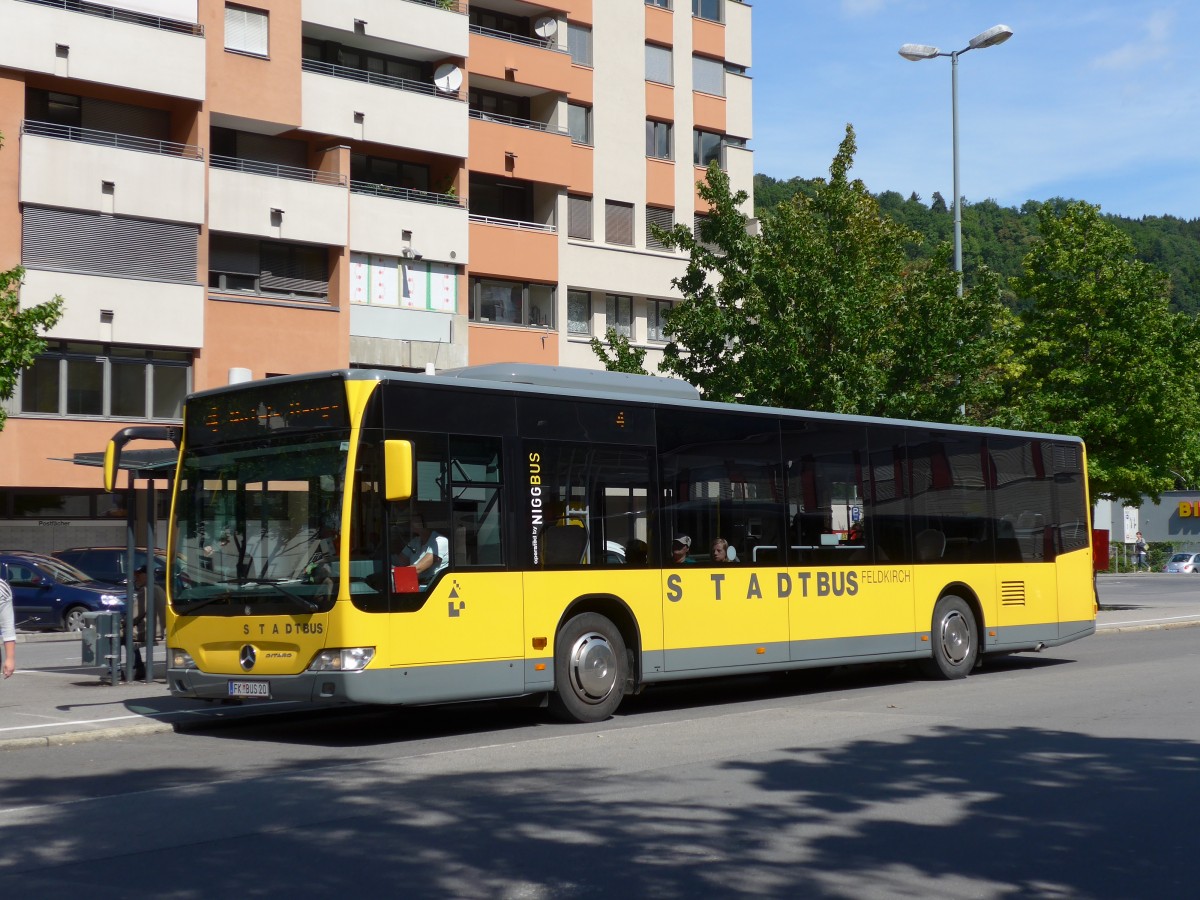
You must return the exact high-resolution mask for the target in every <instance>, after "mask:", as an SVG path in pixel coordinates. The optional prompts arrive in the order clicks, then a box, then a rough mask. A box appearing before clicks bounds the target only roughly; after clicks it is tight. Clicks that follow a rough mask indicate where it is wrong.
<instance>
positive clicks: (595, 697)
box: [571, 631, 617, 703]
mask: <svg viewBox="0 0 1200 900" xmlns="http://www.w3.org/2000/svg"><path fill="white" fill-rule="evenodd" d="M616 683H617V656H616V654H615V653H614V652H613V648H612V645H611V644H610V643H609V642H608V641H607V640H605V638H604V635H602V634H597V633H596V632H594V631H593V632H590V633H588V634H585V635H583V636H582V637H580V638H579V640H577V641H576V642H575V646H573V647H572V648H571V684H572V686H573V687H574V688H575V693H576V695H578V697H579V698H580V699H581V700H583V701H584V702H585V703H601V702H603V700H604V698H605V697H607V696H608V695H609V694H611V693H612V691H613V688H614V687H616Z"/></svg>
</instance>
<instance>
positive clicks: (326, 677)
mask: <svg viewBox="0 0 1200 900" xmlns="http://www.w3.org/2000/svg"><path fill="white" fill-rule="evenodd" d="M361 674H362V673H361V672H302V673H300V674H299V675H269V676H263V677H260V678H255V677H253V676H249V675H217V674H212V673H209V672H202V671H200V670H199V669H167V684H168V686H169V687H170V689H171V694H172V695H173V696H176V697H191V698H194V699H198V700H245V701H264V700H275V701H279V700H283V701H289V700H290V701H304V702H308V701H314V700H320V701H331V700H332V701H338V700H341V701H346V700H350V699H351V698H350V696H349V694H350V692H349V691H348V690H347V682H348V681H351V680H352V679H354V678H355V677H356V676H361Z"/></svg>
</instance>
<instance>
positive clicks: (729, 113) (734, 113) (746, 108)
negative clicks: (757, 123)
mask: <svg viewBox="0 0 1200 900" xmlns="http://www.w3.org/2000/svg"><path fill="white" fill-rule="evenodd" d="M753 87H754V80H753V79H751V78H748V77H747V76H745V75H735V74H734V73H732V72H727V73H726V74H725V93H726V99H727V100H728V103H727V104H726V106H725V130H726V131H727V132H728V133H729V134H736V135H737V136H738V137H741V138H747V139H749V138H752V137H754V90H753Z"/></svg>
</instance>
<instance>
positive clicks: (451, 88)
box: [433, 63, 462, 94]
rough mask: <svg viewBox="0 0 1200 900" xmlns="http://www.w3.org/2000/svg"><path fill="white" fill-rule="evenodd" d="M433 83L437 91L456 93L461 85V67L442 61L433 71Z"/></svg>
mask: <svg viewBox="0 0 1200 900" xmlns="http://www.w3.org/2000/svg"><path fill="white" fill-rule="evenodd" d="M433 83H434V85H435V86H436V87H437V89H438V90H439V91H445V92H446V93H447V94H457V93H458V89H459V88H460V87H462V69H460V68H459V67H458V66H456V65H454V63H442V64H441V65H440V66H438V67H437V68H436V69H434V71H433Z"/></svg>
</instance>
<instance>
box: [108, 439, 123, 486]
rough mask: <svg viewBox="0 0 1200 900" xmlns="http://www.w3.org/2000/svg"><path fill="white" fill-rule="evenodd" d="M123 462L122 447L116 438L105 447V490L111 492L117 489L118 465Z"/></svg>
mask: <svg viewBox="0 0 1200 900" xmlns="http://www.w3.org/2000/svg"><path fill="white" fill-rule="evenodd" d="M120 462H121V448H120V447H119V446H118V445H117V442H116V441H115V440H111V441H109V442H108V446H107V447H105V448H104V490H105V491H106V492H107V493H109V494H111V493H112V492H113V491H115V490H116V489H117V466H118V464H119V463H120Z"/></svg>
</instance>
